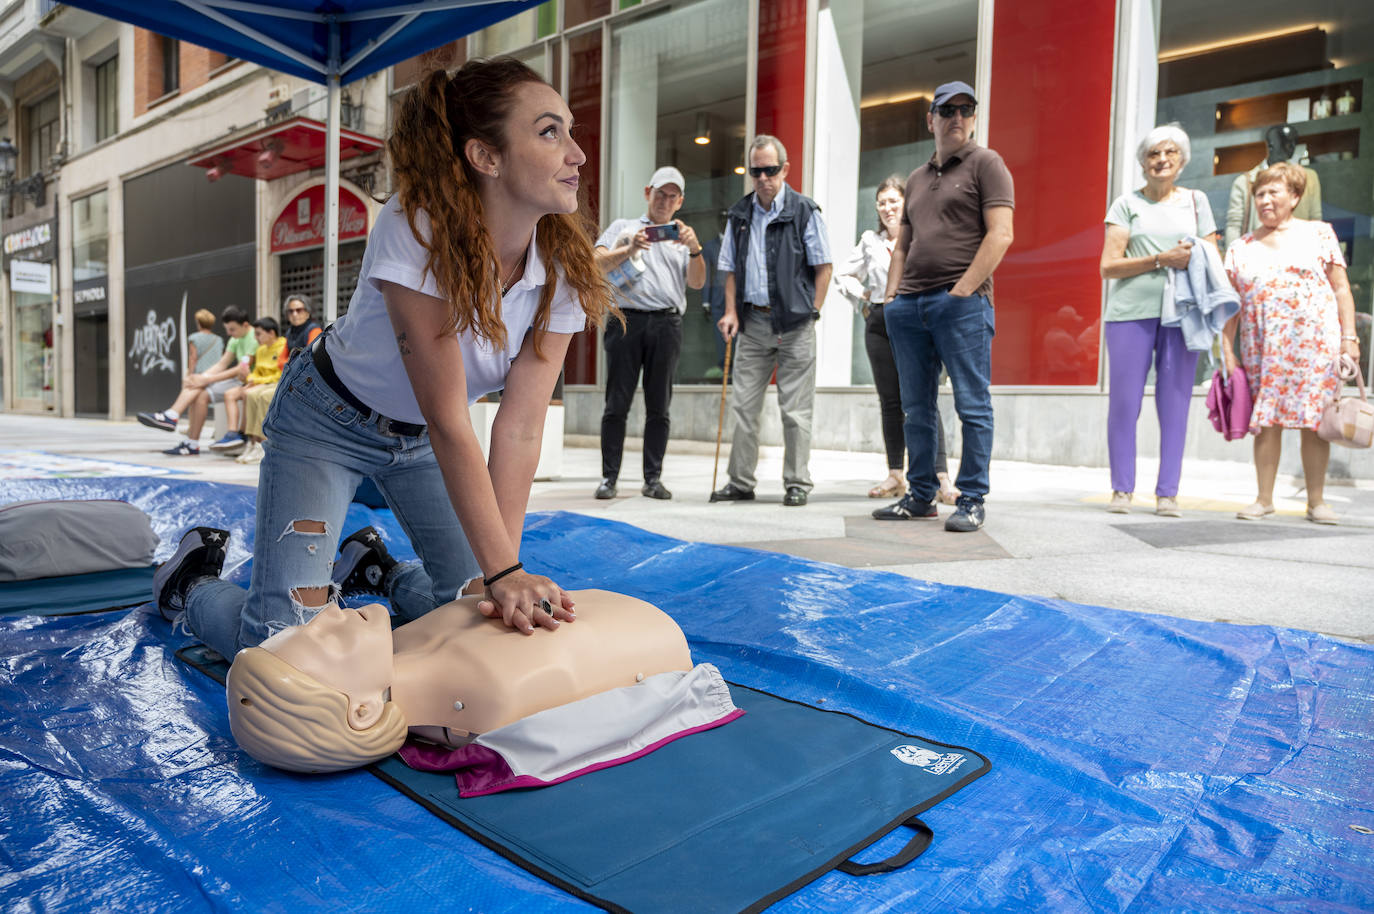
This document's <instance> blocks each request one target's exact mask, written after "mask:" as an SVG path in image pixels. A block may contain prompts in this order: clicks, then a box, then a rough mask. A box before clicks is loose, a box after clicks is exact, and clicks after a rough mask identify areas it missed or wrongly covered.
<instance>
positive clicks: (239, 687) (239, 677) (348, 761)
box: [227, 647, 406, 774]
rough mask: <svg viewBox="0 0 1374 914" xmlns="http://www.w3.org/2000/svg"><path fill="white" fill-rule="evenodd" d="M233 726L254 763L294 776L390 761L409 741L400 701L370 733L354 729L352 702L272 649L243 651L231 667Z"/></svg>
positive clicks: (384, 710)
mask: <svg viewBox="0 0 1374 914" xmlns="http://www.w3.org/2000/svg"><path fill="white" fill-rule="evenodd" d="M227 687H228V698H229V729H230V730H231V731H233V734H234V739H235V740H237V741H238V744H239V745H240V746H241V747H242V748H243V749H244V751H246V752H247V753H248V754H249V755H251V756H253V758H255V759H257V760H258V761H260V762H263V763H265V764H268V765H272V766H274V767H276V768H283V769H285V770H287V771H301V772H306V773H309V774H316V773H323V772H329V771H346V770H348V769H350V768H358V767H360V766H362V765H367V764H370V763H372V762H375V761H378V760H379V759H384V758H386V757H387V756H388V755H391V753H393V752H395V751H396V750H397V749H399V748H400V747H401V744H402V743H404V742H405V739H406V721H405V717H404V716H403V715H402V714H401V710H400V709H399V708H398V707H396V704H395V703H394V702H390V701H388V702H387V703H386V704H385V706H383V708H382V716H381V719H380V720H378V721H377V722H376V723H375V724H373V725H372V726H371V727H368V728H367V729H366V730H354V729H353V728H352V727H350V726H349V725H348V698H347V696H345V695H344V694H343V693H342V692H340V691H339V690H338V689H335V688H331V687H330V686H327V685H325V684H323V683H321V682H320V681H319V680H317V679H315V678H313V677H311V676H307V675H306V674H304V673H302V672H301V671H300V670H298V669H296V668H295V667H293V666H291V665H290V664H289V663H287V662H286V661H284V660H282V659H281V658H279V657H277V656H276V655H275V654H273V653H272V652H271V651H268V650H264V649H263V648H260V647H250V648H248V649H247V650H243V651H240V652H239V653H238V656H236V657H235V658H234V664H233V666H231V667H230V668H229V679H228V682H227Z"/></svg>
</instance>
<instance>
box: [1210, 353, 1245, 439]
mask: <svg viewBox="0 0 1374 914" xmlns="http://www.w3.org/2000/svg"><path fill="white" fill-rule="evenodd" d="M1221 372H1222V369H1220V368H1218V369H1217V370H1216V371H1215V372H1213V373H1212V387H1211V389H1210V390H1208V391H1207V418H1209V419H1211V420H1212V428H1214V429H1216V430H1217V431H1219V432H1221V434H1222V437H1224V438H1225V439H1226V440H1227V441H1235V440H1236V439H1237V438H1244V437H1245V436H1246V434H1248V433H1249V431H1250V411H1251V410H1252V409H1253V408H1254V404H1253V403H1252V402H1251V400H1250V380H1249V379H1248V378H1246V377H1245V369H1244V368H1241V367H1240V363H1239V362H1237V363H1236V367H1235V368H1233V369H1232V370H1231V377H1229V378H1227V377H1225V376H1223V375H1222V373H1221Z"/></svg>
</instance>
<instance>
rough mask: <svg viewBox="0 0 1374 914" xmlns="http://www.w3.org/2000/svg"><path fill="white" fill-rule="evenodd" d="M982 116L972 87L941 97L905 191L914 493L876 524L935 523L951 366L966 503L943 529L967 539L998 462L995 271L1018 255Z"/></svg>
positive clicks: (905, 367) (904, 278) (901, 280)
mask: <svg viewBox="0 0 1374 914" xmlns="http://www.w3.org/2000/svg"><path fill="white" fill-rule="evenodd" d="M977 111H978V100H977V98H976V97H975V95H974V92H973V87H972V86H970V85H968V84H967V83H963V82H952V83H945V84H944V85H943V86H941V87H940V88H938V89H936V90H935V98H934V101H933V103H932V104H931V107H930V112H929V113H928V114H927V115H926V123H927V124H928V125H929V127H930V131H931V133H933V134H934V135H935V155H934V156H932V157H931V160H930V161H929V162H927V163H926V164H924V165H922V166H921V167H920V168H918V169H916V170H915V171H913V172H912V173H911V177H910V178H908V179H907V184H906V209H905V212H903V214H902V231H901V234H900V235H899V236H898V238H897V247H896V249H895V250H894V251H893V252H892V266H891V268H890V270H889V272H888V279H887V297H888V300H889V302H890V304H888V305H887V306H886V307H885V308H884V309H883V316H884V318H885V320H886V322H887V334H888V338H889V339H890V340H891V342H892V355H893V357H894V359H895V360H896V362H897V377H898V383H899V385H900V387H901V391H902V412H903V413H905V415H906V421H905V423H904V425H903V432H904V434H905V437H906V447H907V453H908V454H909V458H908V463H907V474H906V475H907V482H908V484H909V491H908V492H907V494H906V495H904V496H903V497H902V499H901V501H898V502H897V503H896V504H892V505H888V506H887V507H886V508H879V509H878V510H877V511H874V512H873V516H874V517H876V518H878V519H879V520H917V519H923V518H935V517H937V516H938V515H937V512H936V509H935V495H936V493H937V492H938V491H939V482H938V481H937V480H936V477H935V444H936V442H935V423H936V422H938V421H939V419H938V416H937V413H936V411H935V404H936V393H937V385H938V383H939V378H940V365H941V363H943V364H944V366H945V368H946V369H947V370H948V371H949V379H950V382H951V383H952V384H953V386H954V408H955V410H956V411H957V412H958V413H959V421H960V422H961V423H962V427H963V448H962V451H963V453H962V455H961V457H960V460H959V478H958V480H957V481H956V485H957V486H958V487H959V491H960V493H961V494H960V496H959V501H958V504H957V507H956V509H955V512H954V513H953V514H951V515H950V516H949V517H948V518H947V519H946V520H945V529H946V530H952V531H955V532H959V533H968V532H972V531H974V530H977V529H978V528H980V527H981V526H982V525H983V498H984V497H985V496H986V495H987V494H988V464H989V462H990V461H991V459H992V396H991V394H990V393H989V391H988V385H989V384H990V382H991V375H992V334H993V314H992V271H993V270H995V269H996V268H997V264H999V263H1000V262H1001V261H1002V255H1003V254H1005V253H1006V252H1007V248H1009V247H1011V241H1012V208H1013V206H1014V205H1015V198H1014V195H1013V192H1012V180H1011V172H1009V171H1008V170H1007V166H1006V165H1005V164H1004V163H1003V162H1002V157H1001V156H999V155H998V154H997V153H995V152H993V151H992V150H991V149H987V148H985V147H982V146H979V145H978V144H977V143H975V142H974V140H973V131H974V128H975V126H976V125H977V122H978V116H977Z"/></svg>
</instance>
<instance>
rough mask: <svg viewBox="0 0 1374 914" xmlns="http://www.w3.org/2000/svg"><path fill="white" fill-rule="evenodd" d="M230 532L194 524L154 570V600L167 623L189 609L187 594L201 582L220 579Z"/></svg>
mask: <svg viewBox="0 0 1374 914" xmlns="http://www.w3.org/2000/svg"><path fill="white" fill-rule="evenodd" d="M228 545H229V531H228V530H219V529H217V528H215V527H192V528H191V529H190V530H187V531H186V532H185V533H184V534H183V535H182V537H181V544H180V545H178V546H177V551H176V552H175V553H173V555H172V557H171V558H170V559H168V560H167V561H165V562H163V563H162V564H161V565H159V566H158V568H157V571H155V572H153V601H154V602H155V603H157V608H158V611H159V612H161V613H162V617H163V618H164V619H166V620H167V621H168V622H170V621H172V620H173V618H175V616H176V614H177V613H179V612H181V611H182V610H183V609H185V608H186V594H187V593H189V592H190V590H191V588H192V587H193V586H194V585H195V584H196V583H197V582H199V581H202V580H204V579H205V578H217V577H219V573H220V572H221V571H223V570H224V550H225V548H226V547H227V546H228Z"/></svg>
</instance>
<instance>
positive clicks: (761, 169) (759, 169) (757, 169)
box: [749, 165, 782, 178]
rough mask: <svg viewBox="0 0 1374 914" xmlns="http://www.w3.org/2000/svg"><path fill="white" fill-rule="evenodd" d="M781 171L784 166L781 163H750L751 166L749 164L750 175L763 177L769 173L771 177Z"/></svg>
mask: <svg viewBox="0 0 1374 914" xmlns="http://www.w3.org/2000/svg"><path fill="white" fill-rule="evenodd" d="M780 171H782V166H781V165H750V166H749V175H750V177H754V178H761V177H763V176H764V175H768V177H770V178H771V177H773V175H775V174H777V173H778V172H780Z"/></svg>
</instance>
